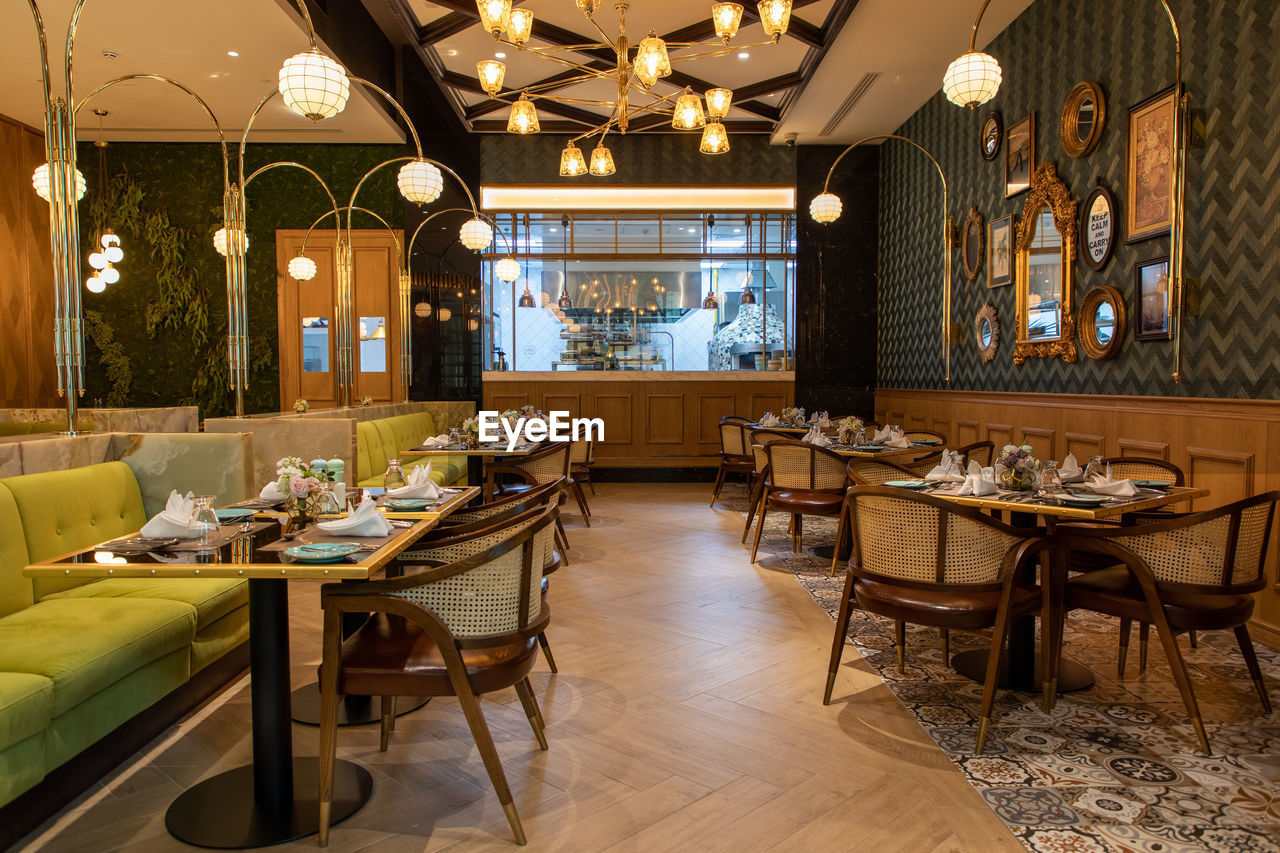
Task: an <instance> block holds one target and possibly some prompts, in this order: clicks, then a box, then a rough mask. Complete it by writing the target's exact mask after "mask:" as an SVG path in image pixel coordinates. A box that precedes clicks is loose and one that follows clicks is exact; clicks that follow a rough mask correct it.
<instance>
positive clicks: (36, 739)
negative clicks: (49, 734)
mask: <svg viewBox="0 0 1280 853" xmlns="http://www.w3.org/2000/svg"><path fill="white" fill-rule="evenodd" d="M44 740H45V732H44V731H41V732H40V733H39V734H34V735H32V736H31V737H29V738H27V739H26V740H22V741H18V742H17V743H15V744H13V745H12V746H7V747H5V748H4V749H0V805H3V804H5V803H7V802H9V801H10V800H12V799H13V798H14V797H16V796H18V795H19V794H21V793H22V792H23V791H25V790H27V789H28V788H30V787H32V786H34V785H35V784H36V783H37V782H39V781H40V780H41V779H43V778H44V774H45V763H44Z"/></svg>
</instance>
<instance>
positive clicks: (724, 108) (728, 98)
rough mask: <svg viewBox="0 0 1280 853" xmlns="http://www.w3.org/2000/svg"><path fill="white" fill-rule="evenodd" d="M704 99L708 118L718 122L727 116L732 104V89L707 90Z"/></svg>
mask: <svg viewBox="0 0 1280 853" xmlns="http://www.w3.org/2000/svg"><path fill="white" fill-rule="evenodd" d="M706 98H707V117H708V118H711V119H713V120H718V119H723V118H724V117H725V116H727V115H729V105H730V104H731V103H733V90H732V89H719V88H716V89H708V90H707V94H706Z"/></svg>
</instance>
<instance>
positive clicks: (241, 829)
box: [164, 758, 373, 850]
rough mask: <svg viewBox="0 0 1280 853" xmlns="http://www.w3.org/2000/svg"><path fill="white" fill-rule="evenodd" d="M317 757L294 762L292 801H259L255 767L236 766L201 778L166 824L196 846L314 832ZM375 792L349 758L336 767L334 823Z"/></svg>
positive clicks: (274, 840)
mask: <svg viewBox="0 0 1280 853" xmlns="http://www.w3.org/2000/svg"><path fill="white" fill-rule="evenodd" d="M319 768H320V764H319V761H318V760H317V759H315V758H295V759H294V760H293V800H292V801H288V802H284V803H280V804H278V805H274V806H273V805H264V804H262V803H258V802H257V801H255V800H254V796H253V765H245V766H243V767H237V768H236V769H235V770H228V771H227V772H226V773H220V774H218V775H217V776H212V777H210V778H208V779H205V780H204V781H202V782H198V783H196V784H195V785H193V786H192V787H191V788H188V789H187V790H186V791H184V792H183V793H182V794H181V795H180V796H179V797H178V798H177V799H176V800H174V801H173V804H172V805H170V806H169V811H168V812H166V813H165V818H164V822H165V826H166V827H167V828H168V830H169V833H170V834H171V835H173V837H174V838H176V839H178V840H179V841H184V842H186V843H187V844H193V845H195V846H196V847H212V848H215V849H219V850H244V849H247V848H251V847H266V846H269V845H272V844H282V843H284V842H286V841H294V840H296V839H299V838H305V837H307V836H308V835H315V834H316V831H317V830H318V829H319V827H320V822H319V815H318V803H317V793H318V790H319V782H318V780H317V776H318V773H319ZM372 793H373V777H372V776H370V775H369V771H368V770H365V769H364V768H363V767H360V766H359V765H356V764H352V763H351V762H350V761H338V762H336V763H335V765H334V779H333V808H332V811H331V817H330V821H329V822H330V824H336V823H338V822H339V821H341V820H344V819H345V818H348V817H350V816H351V815H353V814H355V813H356V812H357V811H358V810H359V809H360V807H361V806H363V805H364V804H365V803H366V802H368V801H369V796H370V795H371V794H372Z"/></svg>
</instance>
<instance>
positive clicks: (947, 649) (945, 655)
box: [938, 628, 951, 666]
mask: <svg viewBox="0 0 1280 853" xmlns="http://www.w3.org/2000/svg"><path fill="white" fill-rule="evenodd" d="M938 633H939V634H941V635H942V665H943V666H951V629H950V628H939V629H938Z"/></svg>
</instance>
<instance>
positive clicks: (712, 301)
mask: <svg viewBox="0 0 1280 853" xmlns="http://www.w3.org/2000/svg"><path fill="white" fill-rule="evenodd" d="M702 307H703V308H707V309H710V310H712V311H714V310H715V309H717V308H719V307H720V300H719V299H716V292H715V291H714V290H712V289H710V288H707V298H706V299H704V300H702Z"/></svg>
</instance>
